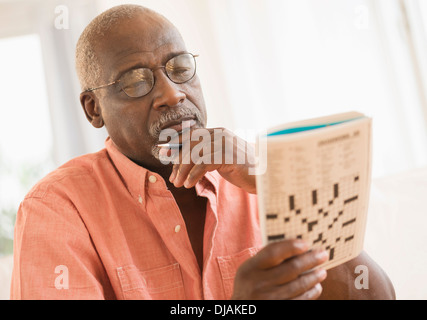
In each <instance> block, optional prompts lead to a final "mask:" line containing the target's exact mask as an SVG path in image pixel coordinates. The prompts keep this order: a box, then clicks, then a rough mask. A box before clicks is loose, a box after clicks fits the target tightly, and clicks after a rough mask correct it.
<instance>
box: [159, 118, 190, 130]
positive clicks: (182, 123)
mask: <svg viewBox="0 0 427 320" xmlns="http://www.w3.org/2000/svg"><path fill="white" fill-rule="evenodd" d="M195 125H196V120H195V118H182V119H179V120H175V121H168V122H167V123H165V124H164V125H163V126H162V127H161V128H160V129H161V130H165V129H172V130H175V131H176V132H178V133H179V132H182V131H183V130H184V129H189V128H191V127H193V126H195Z"/></svg>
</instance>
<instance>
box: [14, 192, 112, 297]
mask: <svg viewBox="0 0 427 320" xmlns="http://www.w3.org/2000/svg"><path fill="white" fill-rule="evenodd" d="M113 298H114V294H113V290H112V289H111V285H110V283H109V280H108V276H107V274H106V271H105V269H104V267H103V264H102V262H101V261H100V258H99V256H98V254H97V252H96V249H95V248H94V246H93V243H92V241H91V237H90V234H89V232H88V230H87V229H86V227H85V225H84V223H83V221H82V220H81V218H80V215H79V213H78V211H77V209H76V208H75V207H74V206H73V205H72V203H71V202H70V201H67V200H66V199H64V197H61V196H58V195H55V194H45V195H44V196H43V197H27V198H26V199H25V200H24V201H23V202H22V203H21V205H20V207H19V211H18V214H17V219H16V224H15V233H14V266H13V273H12V284H11V299H13V300H16V299H31V300H41V299H43V300H60V299H66V300H99V299H113Z"/></svg>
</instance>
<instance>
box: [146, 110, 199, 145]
mask: <svg viewBox="0 0 427 320" xmlns="http://www.w3.org/2000/svg"><path fill="white" fill-rule="evenodd" d="M193 116H194V117H195V118H196V121H197V122H199V123H200V124H202V125H203V116H202V114H201V113H200V111H199V109H197V108H195V107H187V106H185V107H184V106H183V107H180V108H177V109H176V110H175V109H171V110H169V111H167V112H165V113H163V114H161V115H160V118H159V119H158V120H157V121H156V122H154V123H153V124H151V126H150V127H149V128H148V132H149V134H150V135H151V136H152V137H153V138H155V139H158V138H159V136H160V133H161V132H162V129H161V128H162V127H163V126H164V125H165V124H166V123H167V122H169V121H177V120H179V119H182V118H184V117H193Z"/></svg>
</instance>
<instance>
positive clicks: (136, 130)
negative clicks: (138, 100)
mask: <svg viewBox="0 0 427 320" xmlns="http://www.w3.org/2000/svg"><path fill="white" fill-rule="evenodd" d="M142 111H143V109H142V108H141V107H140V106H138V105H135V104H132V105H130V104H127V105H126V104H121V105H120V107H118V104H116V105H114V106H110V107H109V108H106V111H105V112H103V114H102V115H103V119H104V123H105V127H106V129H107V131H108V134H109V135H110V137H111V138H112V139H113V140H114V141H115V142H116V141H117V143H118V141H121V143H122V144H127V145H129V146H130V145H134V146H136V147H138V148H140V147H141V146H142V145H143V144H144V143H146V142H148V141H149V137H147V135H148V131H147V115H146V114H144V113H143V112H142ZM147 138H148V139H147Z"/></svg>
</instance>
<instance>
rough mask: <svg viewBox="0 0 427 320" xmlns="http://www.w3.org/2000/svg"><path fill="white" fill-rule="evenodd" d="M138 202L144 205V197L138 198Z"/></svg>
mask: <svg viewBox="0 0 427 320" xmlns="http://www.w3.org/2000/svg"><path fill="white" fill-rule="evenodd" d="M138 202H139V203H140V204H142V197H141V196H139V197H138Z"/></svg>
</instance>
